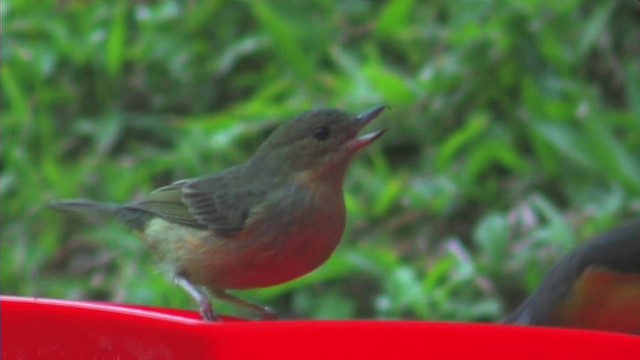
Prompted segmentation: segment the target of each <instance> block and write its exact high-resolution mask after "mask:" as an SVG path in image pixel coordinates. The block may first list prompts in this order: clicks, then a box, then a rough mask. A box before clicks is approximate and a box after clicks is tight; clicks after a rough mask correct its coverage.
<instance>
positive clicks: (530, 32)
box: [0, 0, 640, 321]
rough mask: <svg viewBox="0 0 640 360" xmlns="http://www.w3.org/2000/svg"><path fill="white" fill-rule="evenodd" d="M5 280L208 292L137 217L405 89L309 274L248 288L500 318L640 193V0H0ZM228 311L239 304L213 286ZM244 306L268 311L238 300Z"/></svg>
mask: <svg viewBox="0 0 640 360" xmlns="http://www.w3.org/2000/svg"><path fill="white" fill-rule="evenodd" d="M1 10H2V24H3V29H2V30H3V31H2V41H3V44H2V98H1V101H2V103H1V105H2V141H3V153H2V169H1V171H2V173H1V181H2V183H1V186H0V191H1V195H2V229H1V231H2V235H1V236H2V249H1V254H2V272H1V274H2V279H1V281H2V287H1V289H2V293H3V294H14V295H24V296H40V297H52V298H62V299H96V300H108V301H118V302H127V303H138V304H146V305H157V306H168V307H181V308H188V309H195V306H194V304H193V303H192V301H191V299H190V298H189V297H188V296H187V294H186V293H184V292H183V291H182V290H181V289H179V288H177V287H175V286H174V285H173V284H171V283H170V282H169V281H166V279H165V278H164V276H163V275H162V274H161V273H159V272H158V271H157V270H155V268H154V266H153V257H152V256H151V255H150V254H149V253H148V252H147V251H146V249H145V248H144V245H143V243H142V242H141V241H140V240H138V239H137V238H136V236H135V235H133V234H132V233H130V232H128V231H127V229H126V228H125V227H124V226H122V225H120V224H118V223H116V222H112V221H110V222H106V223H104V224H96V223H95V222H91V221H89V220H87V219H82V218H79V217H74V216H70V215H64V214H58V213H53V212H50V211H48V210H47V209H46V207H45V204H46V203H47V202H48V201H49V200H51V199H54V198H68V197H84V198H94V199H98V200H104V201H119V202H124V201H127V200H130V199H135V198H139V197H141V196H143V195H144V194H145V193H147V192H149V191H151V190H153V189H154V188H156V187H158V186H162V185H166V184H168V183H170V182H172V181H173V180H177V179H181V178H186V177H192V176H197V175H203V174H206V173H211V172H214V171H217V170H220V169H223V168H225V167H228V166H230V165H232V164H236V163H239V162H241V161H244V160H245V159H247V158H248V156H250V154H251V153H252V152H253V151H254V150H255V149H256V147H257V146H258V145H259V144H260V143H261V141H262V140H264V138H265V137H266V136H267V135H268V133H269V132H270V131H271V130H273V129H274V128H275V126H277V125H278V124H280V123H282V122H283V121H287V120H289V119H291V118H292V117H293V116H295V115H297V114H299V113H301V112H303V111H307V110H310V109H313V108H318V107H336V108H340V109H344V110H347V111H350V112H354V113H355V112H360V111H363V110H366V109H369V108H370V107H372V106H374V105H378V104H387V105H388V106H389V107H390V110H389V111H387V112H386V113H385V114H384V115H383V117H382V118H381V119H379V120H377V121H376V123H375V124H373V125H372V126H371V127H370V129H377V128H382V127H386V128H388V129H389V130H388V132H387V133H386V134H385V136H384V137H383V138H382V139H381V140H380V141H378V142H377V143H376V144H375V145H374V146H372V147H371V148H369V149H367V151H365V152H363V153H362V154H361V155H360V156H359V158H358V159H357V160H356V161H355V162H354V164H353V166H352V168H351V170H350V172H349V174H348V177H347V181H346V194H345V197H346V201H347V206H348V228H347V230H346V232H345V234H344V237H343V242H342V244H341V246H340V247H339V249H338V250H337V252H336V253H335V254H334V256H333V257H332V258H331V259H330V261H329V262H328V263H326V264H325V265H324V266H323V267H321V268H320V269H319V270H317V271H315V272H314V273H312V274H311V275H308V276H306V277H303V278H301V279H299V280H297V281H294V282H291V283H288V284H284V285H282V286H278V287H274V288H268V289H261V290H255V291H247V292H242V293H237V294H239V295H240V296H241V297H243V298H245V299H250V300H252V301H255V302H258V303H261V304H266V305H270V306H273V307H274V308H275V309H277V311H278V312H279V314H280V315H281V317H283V318H324V319H327V318H393V319H397V318H416V319H446V320H465V321H495V320H496V319H499V318H500V317H502V316H503V315H504V314H506V313H507V312H509V311H511V310H513V308H514V307H515V306H516V305H517V304H518V303H519V302H520V301H521V300H522V299H523V297H525V296H526V295H527V294H528V293H530V292H531V291H532V290H533V289H534V288H535V287H536V285H537V284H538V283H539V281H540V280H541V277H542V276H544V274H545V272H546V271H547V270H548V269H549V267H550V266H551V264H553V263H554V261H556V260H557V259H558V258H559V257H560V256H561V255H562V254H563V253H565V252H566V251H568V250H569V249H571V248H573V247H575V246H577V245H578V244H580V243H581V242H583V241H585V240H587V239H588V238H589V237H591V236H593V235H596V234H598V233H600V232H603V231H605V230H608V229H610V228H612V227H615V226H617V225H620V224H622V223H624V222H625V221H627V220H629V219H631V218H637V217H638V216H639V214H640V46H638V44H640V31H639V30H638V23H639V22H640V4H639V3H638V1H635V0H625V1H599V0H584V1H583V0H581V1H578V0H565V1H557V2H551V1H532V0H524V1H521V0H493V1H480V0H464V1H445V0H435V1H416V0H398V1H388V2H385V1H365V0H345V1H338V0H322V1H304V2H302V1H300V2H292V1H291V2H279V1H237V2H232V1H212V0H209V1H196V0H193V1H168V0H161V1H124V0H117V1H105V0H102V1H81V0H75V1H74V0H67V1H37V2H35V1H21V0H9V1H3V2H2V9H1ZM216 305H218V307H217V308H218V310H220V311H222V312H223V313H227V314H237V312H236V309H235V308H233V307H231V306H228V305H225V304H220V303H216ZM240 315H247V314H242V313H241V314H240Z"/></svg>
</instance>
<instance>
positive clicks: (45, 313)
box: [0, 296, 640, 360]
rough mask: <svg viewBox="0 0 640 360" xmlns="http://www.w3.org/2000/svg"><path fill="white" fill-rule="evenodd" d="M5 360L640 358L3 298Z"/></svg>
mask: <svg viewBox="0 0 640 360" xmlns="http://www.w3.org/2000/svg"><path fill="white" fill-rule="evenodd" d="M0 299H1V300H0V302H1V305H2V307H1V319H2V344H1V345H2V359H265V358H268V359H405V358H437V359H563V360H566V359H640V337H638V336H632V335H623V334H614V333H605V332H596V331H581V330H564V329H549V328H535V327H516V326H505V325H491V324H467V323H433V322H422V321H302V320H299V321H225V322H220V323H205V322H202V321H200V320H199V315H198V313H196V312H191V311H183V310H170V309H157V308H143V307H132V306H123V305H114V304H102V303H99V304H96V303H87V302H75V301H63V300H51V299H33V298H22V297H13V296H2V297H1V298H0Z"/></svg>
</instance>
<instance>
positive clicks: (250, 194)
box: [49, 105, 386, 322]
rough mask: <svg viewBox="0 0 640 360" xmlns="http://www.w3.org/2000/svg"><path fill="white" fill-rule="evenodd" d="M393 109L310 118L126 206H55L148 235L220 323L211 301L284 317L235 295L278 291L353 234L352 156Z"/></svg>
mask: <svg viewBox="0 0 640 360" xmlns="http://www.w3.org/2000/svg"><path fill="white" fill-rule="evenodd" d="M385 109H386V106H384V105H382V106H377V107H375V108H373V109H370V110H368V111H365V112H363V113H360V114H357V115H352V114H349V113H347V112H344V111H341V110H336V109H326V108H323V109H318V110H312V111H309V112H305V113H303V114H301V115H299V116H297V117H296V118H295V119H293V120H292V121H290V122H288V123H285V124H283V125H281V126H280V127H278V128H277V129H276V130H275V131H273V132H272V133H271V134H270V135H269V136H268V137H267V139H266V140H265V141H264V142H263V143H262V145H261V146H259V147H258V149H257V150H256V151H255V153H254V154H253V156H251V157H250V158H249V159H248V160H247V161H245V162H244V163H242V164H239V165H236V166H233V167H230V168H228V169H226V170H223V171H220V172H217V173H213V174H210V175H205V176H201V177H195V178H190V179H185V180H179V181H176V182H173V183H171V184H169V185H167V186H164V187H160V188H158V189H156V190H155V191H153V192H151V193H149V194H148V195H147V196H145V197H143V198H142V199H137V200H133V201H131V202H128V203H125V204H117V203H104V202H97V201H93V200H85V199H66V200H65V199H63V200H53V201H51V202H50V204H49V206H50V207H51V208H52V209H54V210H58V211H65V212H80V213H85V215H87V214H88V215H91V216H92V217H97V218H101V219H102V218H115V219H117V220H119V221H120V222H122V223H124V224H126V225H127V226H128V227H129V228H131V229H132V230H134V231H135V232H137V233H140V234H141V235H142V238H143V239H144V241H145V242H146V244H147V246H148V248H149V249H150V250H151V252H152V253H154V254H155V255H156V257H157V262H158V264H159V268H160V269H161V270H162V271H163V272H165V273H166V274H167V276H168V277H169V278H170V279H173V280H174V281H175V283H176V284H177V285H179V286H180V287H182V288H183V289H184V290H186V291H187V292H188V293H189V294H190V295H191V297H193V299H194V300H195V301H196V302H197V304H198V307H199V312H200V314H201V316H202V318H203V319H204V320H205V321H209V322H212V321H218V320H220V318H219V316H218V314H217V312H215V311H214V309H213V307H212V305H211V297H213V298H217V299H219V300H222V301H226V302H230V303H233V304H235V305H236V306H238V307H240V308H244V309H246V310H250V311H254V312H256V313H257V314H258V315H259V318H260V319H276V318H277V315H276V313H275V312H274V311H273V310H272V309H271V308H269V307H266V306H261V305H257V304H254V303H251V302H248V301H245V300H242V299H241V298H239V297H236V296H234V295H232V294H230V293H229V292H228V291H229V290H243V289H254V288H262V287H269V286H274V285H278V284H281V283H284V282H288V281H291V280H293V279H296V278H298V277H301V276H303V275H305V274H307V273H309V272H311V271H313V270H314V269H316V268H318V267H319V266H320V265H322V264H323V263H324V262H325V261H326V260H327V259H328V258H329V257H330V255H331V254H332V253H333V251H334V250H335V249H336V247H337V245H338V244H339V242H340V240H341V238H342V234H343V232H344V228H345V218H346V215H345V204H344V194H343V182H344V178H345V174H346V172H347V169H348V167H349V164H350V163H351V160H352V159H353V158H354V156H355V155H356V154H357V153H359V152H360V151H361V150H363V149H364V148H365V147H367V146H368V145H370V144H372V143H373V142H374V141H376V140H377V139H379V138H380V137H381V136H382V134H383V133H384V132H385V130H386V129H381V130H377V131H374V132H371V133H368V134H366V135H361V136H358V133H359V132H360V130H361V129H362V128H364V127H365V126H366V125H367V124H369V123H370V122H371V121H372V120H374V119H375V118H377V117H379V115H380V114H381V113H382V112H383V111H384V110H385Z"/></svg>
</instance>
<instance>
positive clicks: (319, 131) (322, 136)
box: [313, 126, 331, 141]
mask: <svg viewBox="0 0 640 360" xmlns="http://www.w3.org/2000/svg"><path fill="white" fill-rule="evenodd" d="M329 135H331V132H330V131H329V128H328V127H327V126H318V127H317V128H315V129H313V138H314V139H316V140H318V141H326V140H327V139H328V138H329Z"/></svg>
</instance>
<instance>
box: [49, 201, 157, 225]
mask: <svg viewBox="0 0 640 360" xmlns="http://www.w3.org/2000/svg"><path fill="white" fill-rule="evenodd" d="M49 207H50V208H51V209H53V210H56V211H64V212H78V213H82V214H83V215H85V216H88V217H89V218H91V219H99V220H102V219H104V218H105V217H107V218H109V217H115V218H116V219H118V220H120V221H122V222H123V223H125V224H127V225H128V226H129V227H131V228H133V229H136V230H143V229H144V227H145V225H146V224H147V222H148V221H149V220H151V219H152V218H153V215H152V214H150V213H148V212H145V211H142V210H140V209H134V208H129V207H127V206H126V205H125V206H122V205H119V204H113V203H102V202H97V201H91V200H85V199H68V200H53V201H51V202H50V203H49Z"/></svg>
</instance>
